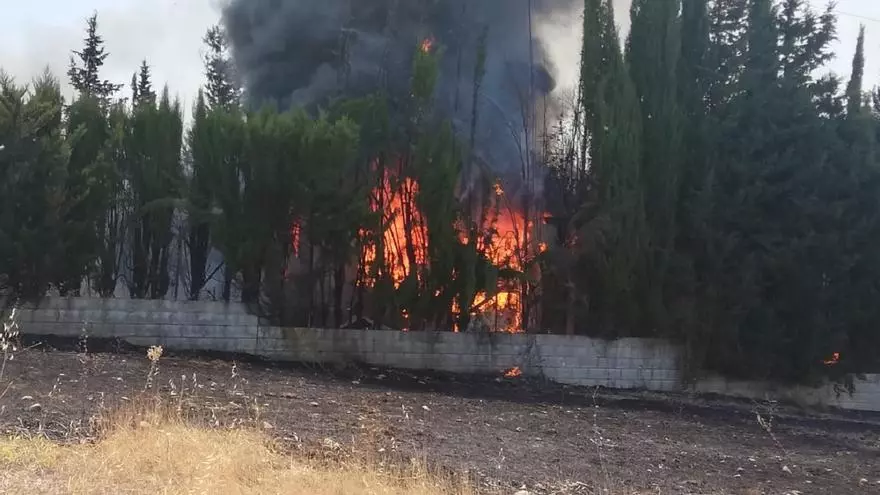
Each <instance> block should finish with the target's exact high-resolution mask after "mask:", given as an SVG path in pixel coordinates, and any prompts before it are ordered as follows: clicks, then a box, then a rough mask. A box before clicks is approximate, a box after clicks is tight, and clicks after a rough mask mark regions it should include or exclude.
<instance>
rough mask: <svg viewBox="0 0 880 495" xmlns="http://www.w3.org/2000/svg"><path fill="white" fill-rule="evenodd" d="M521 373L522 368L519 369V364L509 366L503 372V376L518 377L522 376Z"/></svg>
mask: <svg viewBox="0 0 880 495" xmlns="http://www.w3.org/2000/svg"><path fill="white" fill-rule="evenodd" d="M522 374H523V373H522V370H521V369H519V366H514V367H513V368H510V369H509V370H507V371H505V372H504V378H518V377H520V376H522Z"/></svg>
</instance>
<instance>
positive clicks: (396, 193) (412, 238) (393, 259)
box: [361, 176, 428, 288]
mask: <svg viewBox="0 0 880 495" xmlns="http://www.w3.org/2000/svg"><path fill="white" fill-rule="evenodd" d="M395 182H397V183H396V184H395ZM418 192H419V185H418V183H417V182H416V181H414V180H412V179H410V178H408V177H407V178H404V179H403V180H402V181H396V180H392V178H391V177H388V176H386V177H385V178H384V180H383V181H382V185H381V186H380V187H376V189H374V191H373V193H372V194H371V196H370V208H371V209H372V210H373V211H374V212H379V213H381V214H382V224H383V225H384V227H385V231H384V232H383V234H382V238H381V241H382V244H383V246H384V249H383V255H384V261H385V263H384V266H382V265H379V266H377V267H376V268H377V273H378V275H379V276H382V275H385V273H383V270H384V269H385V267H386V266H387V267H391V268H390V270H391V273H390V274H388V275H390V276H391V280H392V281H393V282H394V286H395V287H396V288H397V287H400V285H401V284H402V283H403V281H404V280H406V279H407V277H409V275H410V273H411V272H412V270H414V269H416V268H417V266H418V265H423V264H424V263H425V260H426V258H427V245H428V242H427V233H426V232H425V224H424V220H423V218H422V214H421V212H419V211H418V208H416V207H415V206H414V204H415V197H416V195H418ZM365 233H366V232H363V231H362V232H361V234H362V235H363V234H365ZM408 251H409V252H408ZM376 260H377V253H376V246H375V245H374V244H371V245H367V246H365V248H364V253H363V263H364V267H365V268H366V269H367V271H370V269H371V268H372V267H373V265H374V264H375V263H376ZM412 261H415V265H417V266H412V265H413V263H412ZM374 283H375V280H368V281H366V282H365V284H366V285H367V286H372V285H373V284H374Z"/></svg>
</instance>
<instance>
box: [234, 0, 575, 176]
mask: <svg viewBox="0 0 880 495" xmlns="http://www.w3.org/2000/svg"><path fill="white" fill-rule="evenodd" d="M577 3H578V1H577V0H232V2H231V3H230V4H228V5H227V7H226V8H225V9H224V11H223V19H224V24H225V26H226V29H227V32H228V35H229V39H230V44H231V48H232V53H233V57H234V60H235V63H236V67H237V70H238V71H239V74H240V76H241V77H242V79H243V83H244V86H245V88H246V92H247V95H248V99H249V101H251V102H252V103H255V104H259V103H261V102H264V101H267V100H268V101H273V102H277V103H279V104H280V105H281V106H282V107H288V106H291V105H297V106H311V105H314V104H318V103H321V102H323V101H325V100H326V99H328V98H331V97H333V96H336V95H339V94H341V93H345V94H363V93H368V92H372V91H375V90H377V89H379V88H385V89H387V90H389V93H390V94H392V95H394V94H397V95H406V93H407V90H408V86H409V82H410V80H409V75H410V74H409V72H410V67H411V60H412V55H413V53H414V51H415V50H416V48H417V47H418V44H419V43H420V41H421V40H423V39H426V38H432V39H433V40H435V46H437V47H438V49H439V50H440V52H439V53H441V54H442V55H441V60H440V64H441V73H440V80H439V85H438V86H439V88H438V89H439V91H438V106H439V109H440V111H441V112H442V113H443V114H444V116H446V117H447V118H450V119H452V120H453V122H455V123H456V128H457V129H459V131H460V132H461V133H462V134H467V133H468V132H469V125H470V114H471V110H472V105H471V102H472V94H473V93H472V91H471V87H472V83H473V74H474V66H475V63H476V54H477V46H478V44H479V43H478V40H479V39H480V36H481V35H482V34H483V33H484V32H485V33H486V35H487V40H486V41H487V59H486V74H485V78H484V82H483V86H482V90H481V95H480V98H479V102H480V103H479V114H480V117H479V120H480V125H479V130H478V138H477V148H478V153H479V155H480V156H481V157H482V158H483V159H484V160H485V161H486V162H487V163H488V164H489V165H490V166H491V167H492V168H493V170H495V171H497V172H498V173H501V174H507V175H511V176H512V175H514V174H513V171H518V170H519V169H520V166H521V163H522V150H523V146H522V143H521V142H520V143H518V142H517V141H519V140H520V139H519V135H518V133H519V132H521V130H522V126H523V119H522V115H523V113H522V112H523V105H526V107H534V106H535V105H537V104H538V103H542V102H545V101H547V97H548V95H550V94H551V93H552V91H553V89H554V87H555V85H556V80H555V79H556V74H557V67H556V66H555V64H554V60H552V57H551V56H550V53H551V50H548V44H547V43H546V40H545V39H542V38H541V35H539V34H538V33H542V35H543V36H545V37H547V36H548V33H549V34H550V35H552V33H553V29H547V28H548V23H552V22H554V21H553V20H554V19H559V17H560V15H562V16H565V15H572V14H574V15H576V13H577V10H576V4H577ZM530 6H531V12H532V27H533V30H532V33H533V34H532V36H530V35H529V12H530V10H529V7H530ZM565 63H572V61H565ZM575 63H576V62H575ZM530 86H531V87H532V88H533V91H532V92H530V91H529V88H530ZM529 97H531V101H528V100H529ZM515 136H516V137H515Z"/></svg>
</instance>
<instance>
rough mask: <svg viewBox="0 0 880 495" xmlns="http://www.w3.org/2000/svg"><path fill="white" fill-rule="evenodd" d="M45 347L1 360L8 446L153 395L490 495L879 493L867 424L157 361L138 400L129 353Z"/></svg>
mask: <svg viewBox="0 0 880 495" xmlns="http://www.w3.org/2000/svg"><path fill="white" fill-rule="evenodd" d="M53 344H55V348H53V347H50V346H49V345H47V344H45V343H43V344H33V345H32V346H31V347H30V348H29V349H28V350H26V351H24V352H21V353H18V354H17V355H16V356H15V359H13V360H12V361H9V362H8V363H7V365H6V369H5V370H4V372H3V377H2V381H0V385H2V386H0V393H2V394H3V395H2V397H0V430H2V431H4V432H5V433H6V434H23V433H27V434H33V433H40V434H45V435H47V436H48V437H50V438H52V439H55V440H58V441H71V442H77V441H87V440H89V438H90V436H92V435H93V432H94V431H95V428H94V418H95V417H98V416H99V415H100V413H101V412H102V411H108V410H112V409H113V408H115V407H119V406H121V405H125V404H127V403H132V402H135V401H138V400H142V399H143V398H144V397H156V396H157V395H159V396H161V397H164V398H165V399H166V401H167V402H168V403H170V404H177V405H179V407H180V408H181V409H182V410H184V411H185V412H186V413H187V414H188V415H191V416H192V417H194V418H199V419H201V420H206V421H208V422H210V423H212V424H214V425H217V426H227V425H236V424H247V425H254V426H257V427H260V428H263V429H265V430H267V431H268V432H269V433H270V434H271V435H272V436H274V437H276V438H278V439H279V440H280V441H281V442H282V444H283V445H285V446H288V447H289V448H291V449H300V450H302V451H304V452H318V451H324V452H327V451H333V450H338V451H339V452H348V453H349V454H348V455H352V453H353V452H354V453H356V454H355V455H366V454H369V455H375V456H376V457H377V458H379V459H383V458H384V459H405V458H409V457H418V458H424V459H426V460H427V461H428V462H429V463H430V464H431V465H433V466H438V467H440V468H442V469H444V470H450V471H456V472H461V471H465V470H466V471H467V472H468V473H470V474H471V475H472V476H473V477H474V478H475V479H477V480H479V483H480V485H481V487H483V488H485V489H486V490H487V492H496V493H514V492H516V491H518V490H520V489H527V490H529V491H530V492H531V493H535V494H581V493H585V494H586V493H589V494H593V493H603V494H604V493H608V494H617V493H621V494H623V493H626V494H648V493H662V494H728V493H730V494H740V493H742V494H790V495H795V494H814V493H815V494H820V493H821V494H848V493H880V415H873V414H858V413H841V412H837V413H833V412H828V411H826V412H815V411H813V412H806V411H801V410H798V409H796V408H794V407H789V406H781V405H777V404H770V403H765V404H760V403H749V402H731V401H727V400H721V399H717V398H716V399H713V398H706V397H689V396H685V395H667V394H662V395H661V394H648V393H636V392H620V391H609V390H604V389H602V390H594V389H581V388H575V387H563V386H559V385H554V384H549V383H544V382H534V381H528V380H524V379H518V378H517V379H507V378H502V377H500V376H499V377H474V376H468V377H461V376H459V377H455V376H450V375H427V374H426V375H415V374H410V373H404V372H396V371H390V370H379V369H374V368H356V367H350V368H346V369H327V368H318V367H307V366H299V367H292V366H283V367H282V366H274V365H270V364H265V363H257V362H247V361H241V360H239V361H233V360H231V358H230V357H228V356H227V357H226V358H225V359H210V358H207V357H194V356H168V355H166V356H163V357H162V358H161V359H160V360H159V361H158V366H157V368H156V369H155V370H153V371H154V373H153V375H154V376H153V377H152V379H151V380H150V381H151V382H152V388H151V389H150V390H149V391H147V392H145V391H144V389H145V387H146V386H147V382H148V376H150V370H151V363H150V361H149V360H148V359H147V357H146V355H145V353H144V352H143V351H142V350H132V349H126V350H123V351H122V352H118V353H93V354H84V353H78V352H72V350H71V349H68V350H56V348H62V349H63V348H64V346H63V345H60V344H59V343H57V342H55V343H53ZM93 350H94V349H93ZM101 350H105V351H106V350H107V349H101ZM3 389H5V392H3ZM368 451H369V452H368Z"/></svg>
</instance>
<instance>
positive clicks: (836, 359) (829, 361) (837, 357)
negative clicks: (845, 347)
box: [822, 352, 840, 366]
mask: <svg viewBox="0 0 880 495" xmlns="http://www.w3.org/2000/svg"><path fill="white" fill-rule="evenodd" d="M839 362H840V353H839V352H835V353H832V354H831V359H826V360H824V361H822V363H823V364H824V365H825V366H834V365H835V364H837V363H839Z"/></svg>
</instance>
